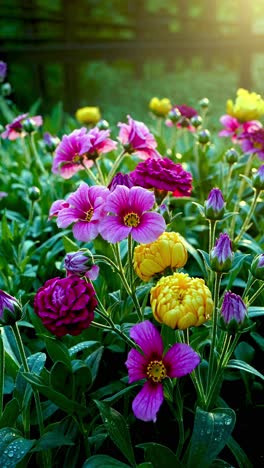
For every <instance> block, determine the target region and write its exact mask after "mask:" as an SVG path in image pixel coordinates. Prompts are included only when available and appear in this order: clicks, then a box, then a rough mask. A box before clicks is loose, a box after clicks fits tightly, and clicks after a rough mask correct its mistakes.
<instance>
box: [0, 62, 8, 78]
mask: <svg viewBox="0 0 264 468" xmlns="http://www.w3.org/2000/svg"><path fill="white" fill-rule="evenodd" d="M6 74H7V64H6V63H5V62H3V61H2V60H0V83H2V82H3V81H4V79H5V77H6Z"/></svg>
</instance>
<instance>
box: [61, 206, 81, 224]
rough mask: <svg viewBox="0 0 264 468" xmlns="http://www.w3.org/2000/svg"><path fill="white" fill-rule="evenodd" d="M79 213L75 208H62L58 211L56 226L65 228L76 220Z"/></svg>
mask: <svg viewBox="0 0 264 468" xmlns="http://www.w3.org/2000/svg"><path fill="white" fill-rule="evenodd" d="M79 215H80V213H79V211H78V210H76V209H75V208H63V209H61V210H60V211H59V212H58V218H57V226H58V227H59V228H66V227H68V226H69V225H70V224H72V223H75V222H76V221H78V219H79Z"/></svg>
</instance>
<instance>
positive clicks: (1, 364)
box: [0, 330, 5, 418]
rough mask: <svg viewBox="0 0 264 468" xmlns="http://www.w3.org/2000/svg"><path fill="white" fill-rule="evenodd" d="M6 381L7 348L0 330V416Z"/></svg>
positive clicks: (0, 415)
mask: <svg viewBox="0 0 264 468" xmlns="http://www.w3.org/2000/svg"><path fill="white" fill-rule="evenodd" d="M4 382H5V349H4V344H3V339H2V333H1V330H0V418H1V417H2V414H3V402H4V400H3V398H4Z"/></svg>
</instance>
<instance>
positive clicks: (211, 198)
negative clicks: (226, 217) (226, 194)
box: [205, 188, 225, 220]
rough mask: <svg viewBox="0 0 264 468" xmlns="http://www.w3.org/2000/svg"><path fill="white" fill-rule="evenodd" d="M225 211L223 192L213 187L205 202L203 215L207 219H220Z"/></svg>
mask: <svg viewBox="0 0 264 468" xmlns="http://www.w3.org/2000/svg"><path fill="white" fill-rule="evenodd" d="M224 211H225V202H224V198H223V194H222V192H221V190H220V189H219V188H213V189H212V190H211V192H210V193H209V195H208V198H207V200H206V202H205V216H206V217H207V218H208V219H212V220H216V219H222V217H223V214H224Z"/></svg>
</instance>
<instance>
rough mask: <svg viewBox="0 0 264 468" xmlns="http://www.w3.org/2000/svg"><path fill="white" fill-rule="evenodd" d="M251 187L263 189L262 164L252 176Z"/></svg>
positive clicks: (263, 166) (263, 168)
mask: <svg viewBox="0 0 264 468" xmlns="http://www.w3.org/2000/svg"><path fill="white" fill-rule="evenodd" d="M252 187H254V188H255V189H257V190H264V164H263V165H262V166H260V167H259V168H258V170H257V172H256V173H255V174H254V175H253V177H252Z"/></svg>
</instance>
